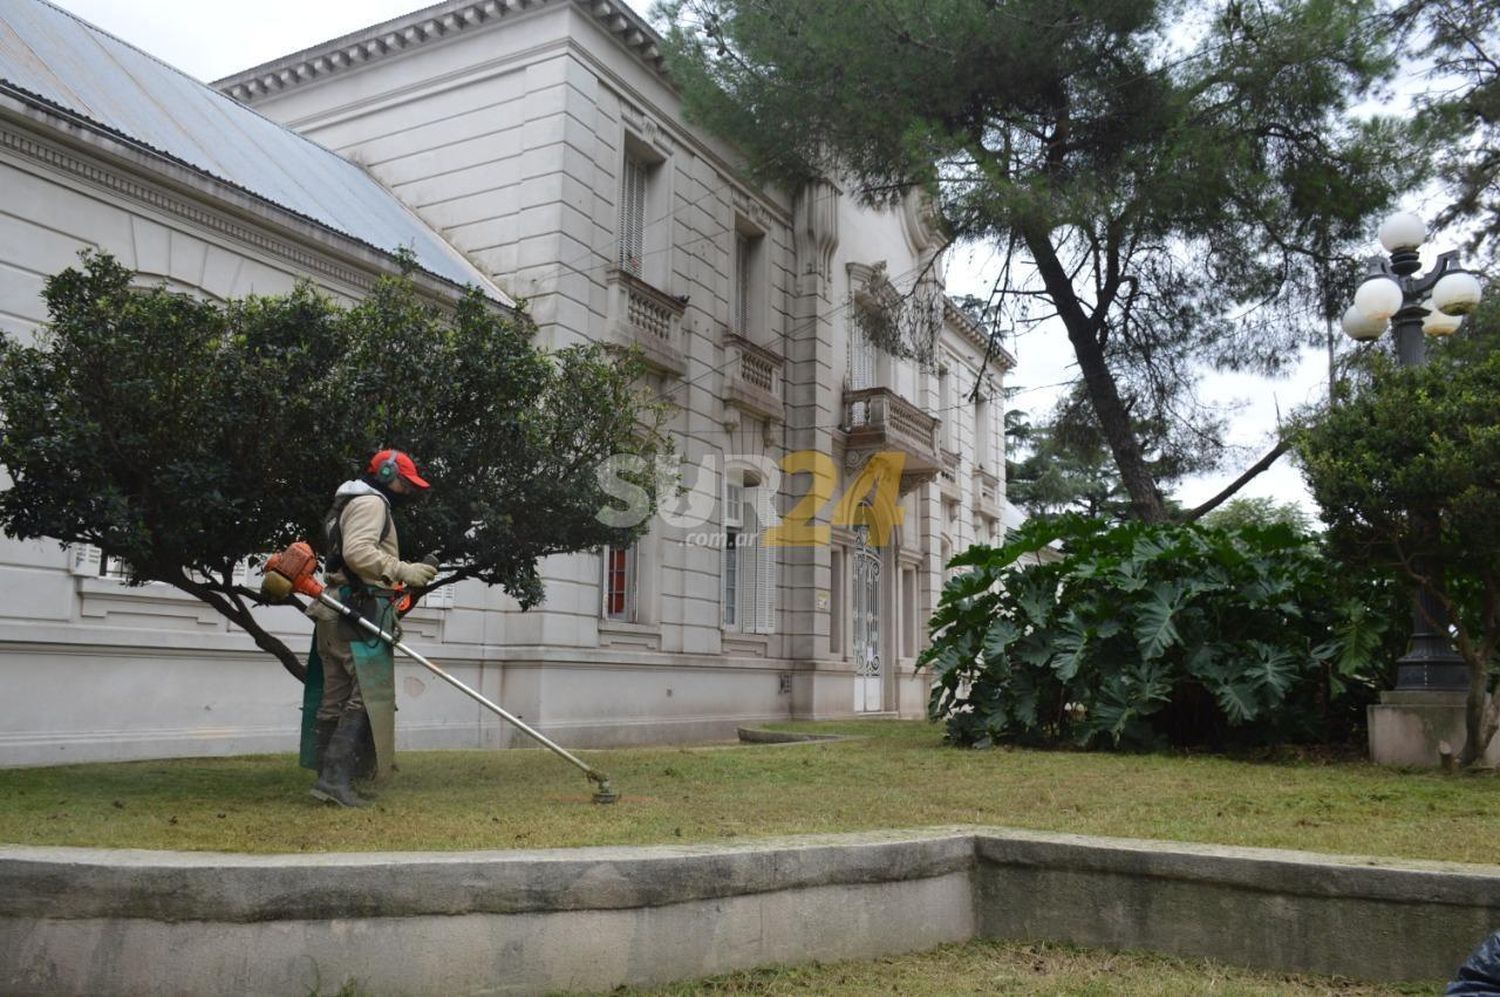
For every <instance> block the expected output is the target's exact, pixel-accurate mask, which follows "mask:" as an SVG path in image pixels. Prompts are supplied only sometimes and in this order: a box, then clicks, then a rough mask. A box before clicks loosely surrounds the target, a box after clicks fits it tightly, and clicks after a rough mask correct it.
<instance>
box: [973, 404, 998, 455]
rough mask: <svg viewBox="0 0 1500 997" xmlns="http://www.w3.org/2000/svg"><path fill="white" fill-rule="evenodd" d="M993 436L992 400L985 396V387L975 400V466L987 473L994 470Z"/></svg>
mask: <svg viewBox="0 0 1500 997" xmlns="http://www.w3.org/2000/svg"><path fill="white" fill-rule="evenodd" d="M992 437H993V434H992V433H991V432H990V400H989V399H988V398H986V397H985V396H984V389H983V387H981V388H980V394H979V397H978V398H976V399H974V464H975V465H976V466H977V467H982V468H984V469H985V470H987V471H991V470H993V469H994V466H995V465H994V459H995V457H994V454H993V453H992V452H991V451H992V450H993V449H994V441H993V438H992Z"/></svg>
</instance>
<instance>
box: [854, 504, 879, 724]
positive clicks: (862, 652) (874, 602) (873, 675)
mask: <svg viewBox="0 0 1500 997" xmlns="http://www.w3.org/2000/svg"><path fill="white" fill-rule="evenodd" d="M852 567H853V569H854V571H853V575H854V579H853V584H852V585H851V586H850V588H851V589H852V590H853V591H852V592H851V593H850V595H852V596H853V613H852V614H851V617H850V622H851V623H853V624H854V635H853V640H852V642H851V643H852V647H851V648H850V649H851V650H852V651H853V652H854V709H855V712H858V713H878V712H880V711H881V710H883V709H885V695H884V693H885V672H884V665H883V664H882V657H881V641H880V631H881V626H880V552H879V551H878V550H877V549H872V548H870V547H868V546H866V545H865V538H864V531H862V530H861V531H859V538H858V541H857V545H856V547H855V549H854V563H853V565H852Z"/></svg>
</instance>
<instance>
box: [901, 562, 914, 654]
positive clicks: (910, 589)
mask: <svg viewBox="0 0 1500 997" xmlns="http://www.w3.org/2000/svg"><path fill="white" fill-rule="evenodd" d="M901 653H902V654H903V655H905V656H906V657H908V658H915V657H916V656H917V572H916V571H915V570H914V569H912V568H906V569H904V570H903V571H902V572H901Z"/></svg>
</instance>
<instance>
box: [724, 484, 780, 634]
mask: <svg viewBox="0 0 1500 997" xmlns="http://www.w3.org/2000/svg"><path fill="white" fill-rule="evenodd" d="M759 498H761V495H760V487H759V485H758V483H756V482H755V481H754V479H752V478H750V476H749V475H747V474H746V473H745V472H744V471H743V470H738V469H727V470H726V471H725V472H724V509H723V520H724V547H723V553H722V555H721V560H720V572H719V577H720V578H721V579H722V582H723V585H722V594H723V606H724V611H723V621H724V628H725V629H726V630H737V631H739V632H740V633H758V634H769V633H774V632H775V630H776V604H775V600H776V548H774V547H772V546H770V545H769V544H767V543H765V542H764V540H763V534H762V530H761V527H760V521H759V514H758V513H757V511H756V505H757V499H759Z"/></svg>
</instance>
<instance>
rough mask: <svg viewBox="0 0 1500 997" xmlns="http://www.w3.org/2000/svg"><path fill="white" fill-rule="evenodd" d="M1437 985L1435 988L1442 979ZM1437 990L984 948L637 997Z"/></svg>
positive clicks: (955, 948) (720, 980)
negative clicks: (692, 996)
mask: <svg viewBox="0 0 1500 997" xmlns="http://www.w3.org/2000/svg"><path fill="white" fill-rule="evenodd" d="M1434 982H1435V981H1434ZM1439 986H1440V985H1439ZM1433 992H1434V984H1433V983H1410V984H1376V983H1358V982H1355V981H1352V980H1346V979H1341V978H1337V977H1327V976H1298V975H1289V974H1286V973H1274V972H1257V971H1256V970H1251V969H1237V968H1233V967H1227V966H1224V965H1222V964H1220V963H1215V962H1210V961H1207V960H1201V959H1174V958H1172V957H1170V956H1162V955H1151V954H1149V953H1144V952H1106V951H1103V950H1089V949H1078V948H1073V947H1071V946H1067V945H1051V944H1045V943H1022V942H993V941H976V942H970V943H968V944H967V945H945V946H943V947H942V948H940V949H935V950H933V951H931V952H921V953H917V954H914V955H902V956H891V957H888V958H885V959H875V960H871V961H869V962H842V963H833V964H830V965H826V966H823V965H817V964H814V965H810V966H782V967H775V968H771V969H757V970H749V971H745V972H740V973H730V974H727V975H725V976H715V977H712V978H710V979H706V980H693V981H691V982H686V983H678V984H673V985H670V986H665V987H660V988H656V989H651V990H633V989H628V988H621V989H619V990H616V991H614V993H615V994H619V995H630V997H690V995H698V994H710V995H711V994H734V995H743V997H749V995H764V997H771V995H776V997H794V995H800V994H823V995H829V997H865V995H887V994H902V995H913V997H919V995H936V994H943V995H953V994H1037V995H1041V994H1048V995H1052V994H1069V995H1078V997H1085V995H1089V997H1158V995H1160V994H1194V995H1214V997H1231V995H1233V997H1261V995H1265V997H1270V995H1278V997H1313V995H1318V997H1367V995H1375V994H1430V993H1433Z"/></svg>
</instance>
